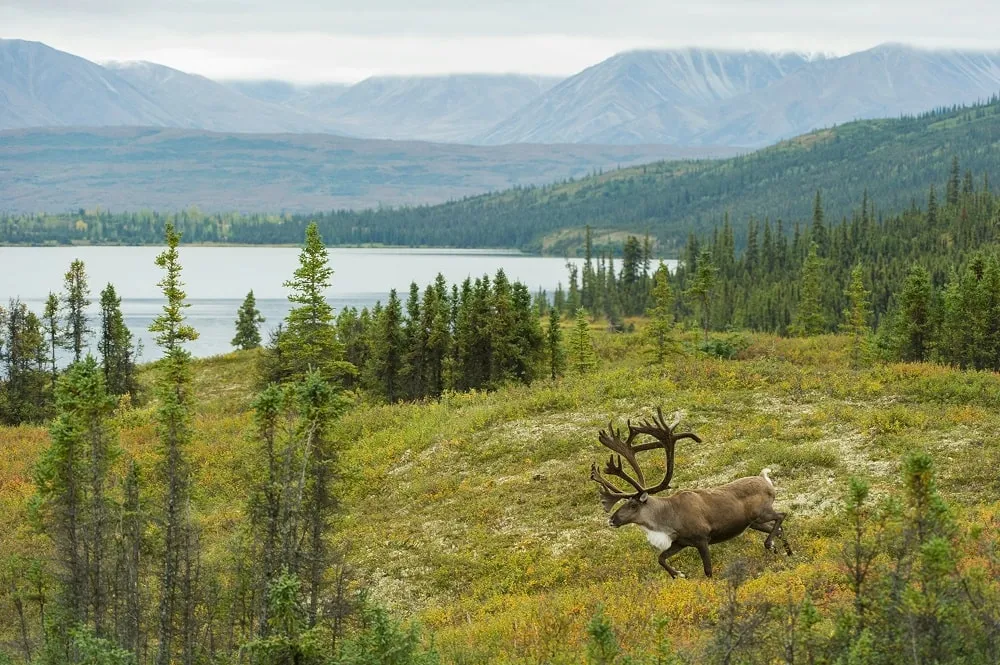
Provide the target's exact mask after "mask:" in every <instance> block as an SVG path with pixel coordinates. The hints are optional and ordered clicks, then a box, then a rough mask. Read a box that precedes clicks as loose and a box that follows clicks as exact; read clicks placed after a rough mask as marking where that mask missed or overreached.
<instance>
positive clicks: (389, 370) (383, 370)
mask: <svg viewBox="0 0 1000 665" xmlns="http://www.w3.org/2000/svg"><path fill="white" fill-rule="evenodd" d="M369 353H370V360H369V364H368V371H367V372H366V374H365V384H366V386H367V387H368V389H369V390H372V391H373V392H375V393H376V394H377V395H380V396H381V397H383V398H384V399H385V400H386V401H388V402H389V403H390V404H391V403H393V402H395V401H397V400H399V399H401V398H402V397H403V396H404V394H403V386H402V371H403V358H404V354H405V353H406V346H405V339H404V336H403V308H402V304H401V303H400V302H399V296H397V295H396V290H395V289H393V290H392V291H390V292H389V301H388V302H387V303H386V305H385V307H382V308H379V312H378V315H377V316H376V317H375V318H374V321H373V322H372V336H371V349H370V351H369Z"/></svg>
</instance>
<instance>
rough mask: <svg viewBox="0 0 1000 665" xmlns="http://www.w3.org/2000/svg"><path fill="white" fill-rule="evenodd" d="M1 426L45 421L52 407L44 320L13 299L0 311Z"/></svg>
mask: <svg viewBox="0 0 1000 665" xmlns="http://www.w3.org/2000/svg"><path fill="white" fill-rule="evenodd" d="M0 367H2V372H0V376H3V377H4V378H5V379H6V380H5V381H3V382H0V423H3V424H6V425H20V424H21V423H34V422H41V421H42V420H44V419H45V418H46V417H47V416H48V415H49V410H50V406H51V392H50V387H51V374H50V371H49V354H48V350H47V344H46V340H45V335H44V333H43V332H42V324H41V321H39V320H38V317H37V316H35V313H34V312H32V311H31V310H29V309H28V306H27V305H25V304H24V303H22V302H21V301H19V300H11V301H10V306H9V307H8V308H7V309H6V310H5V309H3V308H0Z"/></svg>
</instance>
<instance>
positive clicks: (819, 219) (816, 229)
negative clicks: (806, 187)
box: [812, 190, 829, 256]
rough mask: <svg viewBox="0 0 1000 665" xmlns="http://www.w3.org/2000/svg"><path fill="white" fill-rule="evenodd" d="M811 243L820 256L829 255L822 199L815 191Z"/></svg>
mask: <svg viewBox="0 0 1000 665" xmlns="http://www.w3.org/2000/svg"><path fill="white" fill-rule="evenodd" d="M812 242H814V243H816V248H817V252H818V253H819V255H820V256H827V255H828V254H829V237H828V233H827V230H826V224H825V222H824V215H823V198H822V196H821V194H820V192H819V190H816V200H815V201H814V202H813V223H812Z"/></svg>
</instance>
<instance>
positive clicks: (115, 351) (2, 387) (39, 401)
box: [0, 260, 141, 425]
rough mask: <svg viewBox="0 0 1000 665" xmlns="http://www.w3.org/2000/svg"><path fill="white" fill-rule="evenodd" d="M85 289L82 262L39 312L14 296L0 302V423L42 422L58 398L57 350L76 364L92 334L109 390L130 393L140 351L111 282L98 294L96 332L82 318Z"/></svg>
mask: <svg viewBox="0 0 1000 665" xmlns="http://www.w3.org/2000/svg"><path fill="white" fill-rule="evenodd" d="M89 295H90V287H89V285H88V282H87V274H86V269H85V266H84V264H83V262H82V261H80V260H74V261H73V262H72V263H71V264H70V267H69V270H68V271H67V272H66V275H65V277H64V281H63V291H62V292H61V293H59V294H56V293H49V295H48V298H47V299H46V302H45V308H44V310H43V312H42V314H41V316H39V315H37V314H35V313H34V312H32V311H30V310H29V309H28V306H27V305H26V304H25V303H23V302H21V301H20V300H17V299H12V300H10V301H9V303H8V305H7V306H6V307H3V306H0V423H2V424H6V425H18V424H21V423H38V422H43V421H44V420H46V419H47V418H49V417H51V416H52V414H53V410H54V407H55V404H56V402H57V390H56V386H57V382H58V379H59V376H60V369H59V360H60V354H65V355H67V356H68V357H69V359H70V360H71V362H72V363H79V362H80V361H81V360H82V359H83V358H84V354H85V352H86V351H87V349H88V348H89V345H90V342H91V339H92V338H93V337H94V334H95V332H96V346H97V353H98V357H99V360H97V361H95V362H96V363H97V366H98V367H99V368H100V371H101V374H102V375H103V380H104V384H105V386H106V387H107V390H108V392H109V394H111V395H114V396H118V397H120V396H125V395H128V396H129V398H132V397H135V396H136V394H137V388H138V385H137V380H136V359H137V357H138V355H139V353H140V352H141V349H140V346H139V344H138V342H137V341H136V340H134V339H133V336H132V333H131V332H130V331H129V329H128V327H127V326H126V325H125V319H124V317H123V315H122V311H121V298H120V297H119V296H118V293H117V291H115V287H114V285H113V284H108V285H107V286H106V287H105V288H104V289H103V290H102V291H101V293H100V301H99V302H100V314H99V315H98V321H97V323H98V326H99V328H98V330H96V331H95V330H93V329H92V328H91V327H90V326H91V322H90V321H89V320H88V317H87V307H88V306H89V305H90V303H91V301H90V300H89Z"/></svg>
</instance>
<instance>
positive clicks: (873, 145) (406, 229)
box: [247, 102, 1000, 253]
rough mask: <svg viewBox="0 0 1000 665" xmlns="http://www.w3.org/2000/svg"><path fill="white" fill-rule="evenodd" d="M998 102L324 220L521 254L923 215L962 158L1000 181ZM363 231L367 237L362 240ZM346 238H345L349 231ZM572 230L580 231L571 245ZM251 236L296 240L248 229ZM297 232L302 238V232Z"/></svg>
mask: <svg viewBox="0 0 1000 665" xmlns="http://www.w3.org/2000/svg"><path fill="white" fill-rule="evenodd" d="M998 143H1000V102H993V103H992V104H988V105H984V106H978V107H972V108H968V109H962V110H957V111H944V112H940V113H934V114H927V115H924V116H921V117H917V118H902V119H894V120H868V121H859V122H854V123H849V124H846V125H841V126H838V127H834V128H831V129H827V130H822V131H818V132H814V133H811V134H806V135H803V136H800V137H798V138H796V139H793V140H790V141H785V142H782V143H780V144H778V145H776V146H774V147H771V148H766V149H763V150H760V151H757V152H754V153H751V154H748V155H744V156H739V157H733V158H729V159H722V160H716V161H700V162H693V161H687V162H662V163H658V164H650V165H645V166H637V167H632V168H626V169H622V170H618V171H613V172H609V173H605V174H603V175H599V176H593V177H588V178H584V179H582V180H578V181H575V182H569V183H560V184H556V185H551V186H548V187H541V188H533V189H517V190H510V191H506V192H501V193H499V194H491V195H487V196H481V197H475V198H471V199H467V200H464V201H456V202H451V203H447V204H444V205H440V206H434V207H420V208H413V209H405V210H384V211H366V212H361V213H342V214H334V215H329V216H323V217H321V218H320V219H321V226H322V227H323V234H324V237H326V238H329V239H331V241H333V242H338V241H341V240H340V239H342V238H351V239H354V238H358V237H359V235H360V236H361V237H367V238H371V239H380V240H381V239H383V238H388V237H393V238H396V239H398V240H397V242H399V243H401V244H407V243H414V244H432V245H433V244H442V245H452V244H454V245H459V246H476V245H479V246H497V247H520V248H524V249H529V250H536V251H537V250H546V251H555V252H560V253H561V252H565V251H576V249H577V247H578V246H579V242H580V240H581V237H580V231H581V230H582V229H583V227H584V226H585V225H588V224H589V225H590V226H591V227H593V228H594V229H597V230H600V231H609V230H610V231H613V230H627V231H630V232H633V233H637V234H643V233H646V232H648V233H650V234H651V235H652V236H654V237H655V238H657V239H658V240H659V241H660V243H661V249H662V250H663V251H666V252H671V251H674V250H675V249H676V248H678V247H679V246H680V244H682V243H683V241H684V240H685V239H686V237H687V235H688V234H689V233H704V232H708V231H711V230H712V228H714V227H717V226H720V225H721V223H722V219H723V217H724V215H726V214H727V213H728V214H729V215H730V217H731V219H732V220H733V223H734V226H735V227H736V229H737V235H738V236H739V235H742V229H744V228H745V225H746V222H747V220H748V219H749V218H750V217H757V218H758V219H763V218H765V217H769V218H770V219H771V220H772V221H774V220H777V219H782V220H784V222H785V229H786V230H789V229H790V228H791V226H792V223H793V222H798V221H807V220H809V219H811V216H812V211H813V203H814V199H815V194H816V191H817V190H822V194H823V205H824V208H825V211H826V216H827V218H828V219H831V220H839V219H840V218H841V217H843V216H849V215H850V214H851V213H852V212H853V211H854V210H855V209H857V208H858V207H859V206H860V204H861V200H862V194H863V192H864V191H865V190H866V189H867V191H868V194H869V198H870V200H872V201H873V202H874V203H875V205H876V206H877V208H878V209H879V210H881V211H890V212H898V211H901V210H904V209H906V208H908V207H910V206H911V205H913V204H914V203H915V202H916V203H918V204H920V205H923V203H924V200H925V199H926V196H927V190H928V188H929V187H930V186H931V185H932V184H936V185H938V186H941V185H942V183H944V182H945V180H946V178H947V175H948V171H949V169H950V168H951V162H952V158H953V157H957V158H958V160H959V163H960V164H961V168H962V169H963V170H964V169H971V170H972V171H973V172H974V173H976V174H977V177H980V176H981V175H982V174H986V175H988V176H990V179H991V180H992V181H994V182H995V181H996V178H997V177H1000V150H998V149H997V147H998ZM359 227H360V228H361V229H363V232H362V233H360V234H359V232H358V229H359ZM349 230H350V233H349V232H348V231H349ZM567 230H572V231H573V232H572V233H570V234H569V236H570V237H569V238H567ZM247 231H248V234H260V233H265V234H271V237H272V238H274V239H277V238H279V237H283V236H284V233H286V232H288V231H290V229H289V230H287V231H286V230H283V229H281V228H279V227H273V228H270V229H261V228H260V227H258V228H256V229H251V228H248V229H247ZM295 233H299V234H300V233H301V226H300V227H299V228H298V229H297V230H296V231H294V232H292V233H290V234H289V235H290V237H294V235H295Z"/></svg>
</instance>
